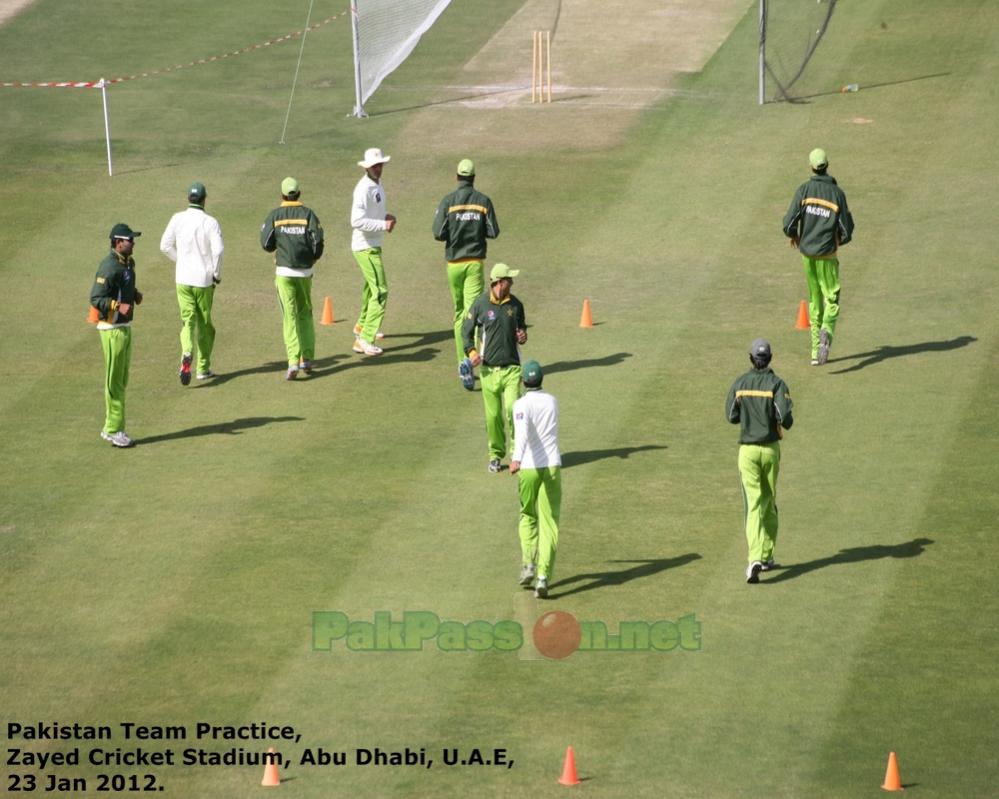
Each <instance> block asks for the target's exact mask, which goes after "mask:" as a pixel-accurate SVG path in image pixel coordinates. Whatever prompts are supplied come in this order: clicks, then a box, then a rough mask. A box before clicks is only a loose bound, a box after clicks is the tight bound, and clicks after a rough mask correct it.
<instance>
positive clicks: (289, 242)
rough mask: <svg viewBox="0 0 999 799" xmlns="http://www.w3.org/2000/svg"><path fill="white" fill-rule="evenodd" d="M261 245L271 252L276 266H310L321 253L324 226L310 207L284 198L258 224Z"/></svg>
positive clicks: (309, 267) (293, 267)
mask: <svg viewBox="0 0 999 799" xmlns="http://www.w3.org/2000/svg"><path fill="white" fill-rule="evenodd" d="M260 246H261V247H263V248H264V249H265V250H266V251H267V252H272V253H274V263H275V264H276V265H277V266H285V267H289V268H291V269H311V268H312V265H313V264H314V263H315V262H316V261H318V260H319V259H320V258H321V257H322V255H323V247H324V246H325V245H324V242H323V226H322V225H321V224H320V223H319V217H318V216H316V215H315V214H314V213H313V212H312V209H311V208H308V207H306V206H304V205H302V203H300V202H298V201H297V200H285V201H284V202H282V203H281V205H280V206H278V207H277V208H275V209H274V210H273V211H271V212H270V213H269V214H268V215H267V219H265V220H264V224H263V225H261V226H260Z"/></svg>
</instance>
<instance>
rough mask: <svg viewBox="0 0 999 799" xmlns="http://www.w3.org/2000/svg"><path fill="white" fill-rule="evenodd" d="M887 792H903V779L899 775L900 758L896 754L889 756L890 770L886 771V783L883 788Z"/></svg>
mask: <svg viewBox="0 0 999 799" xmlns="http://www.w3.org/2000/svg"><path fill="white" fill-rule="evenodd" d="M881 789H882V790H885V791H901V790H902V777H901V776H900V775H899V773H898V758H897V757H895V753H894V752H890V753H889V754H888V768H887V769H885V781H884V784H883V785H882V786H881Z"/></svg>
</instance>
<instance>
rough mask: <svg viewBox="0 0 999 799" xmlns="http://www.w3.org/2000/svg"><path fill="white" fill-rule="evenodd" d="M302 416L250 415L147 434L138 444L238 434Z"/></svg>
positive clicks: (299, 420)
mask: <svg viewBox="0 0 999 799" xmlns="http://www.w3.org/2000/svg"><path fill="white" fill-rule="evenodd" d="M304 421H305V419H303V418H302V417H301V416H248V417H244V418H243V419H233V420H232V421H231V422H219V423H218V424H204V425H200V426H199V427H189V428H187V429H186V430H177V431H175V432H173V433H164V434H163V435H160V436H147V437H145V438H140V439H138V440H137V441H136V442H135V444H136V446H139V447H141V446H145V445H146V444H159V443H161V442H163V441H174V440H176V439H178V438H194V437H196V436H214V435H226V436H238V435H239V434H240V433H242V432H243V431H244V430H252V429H253V428H254V427H263V426H264V425H268V424H274V423H276V422H304Z"/></svg>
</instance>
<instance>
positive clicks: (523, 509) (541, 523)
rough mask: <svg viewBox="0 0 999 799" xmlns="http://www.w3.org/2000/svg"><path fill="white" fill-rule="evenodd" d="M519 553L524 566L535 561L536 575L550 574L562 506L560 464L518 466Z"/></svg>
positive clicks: (552, 568)
mask: <svg viewBox="0 0 999 799" xmlns="http://www.w3.org/2000/svg"><path fill="white" fill-rule="evenodd" d="M517 476H518V477H519V478H520V528H519V529H520V553H521V559H522V563H523V564H524V565H525V566H526V565H528V564H531V563H537V564H538V576H539V577H547V578H548V579H549V580H550V579H551V577H552V572H553V571H554V570H555V553H556V552H557V551H558V517H559V511H560V510H561V507H562V468H561V467H559V466H548V467H546V468H544V469H521V470H520V471H519V472H517Z"/></svg>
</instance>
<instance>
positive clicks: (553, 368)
mask: <svg viewBox="0 0 999 799" xmlns="http://www.w3.org/2000/svg"><path fill="white" fill-rule="evenodd" d="M630 357H632V355H631V353H630V352H615V353H614V354H613V355H605V356H604V357H602V358H584V359H583V360H581V361H555V363H549V364H542V366H543V368H544V370H545V377H548V375H553V374H557V373H558V372H572V371H574V370H575V369H590V368H592V367H595V366H617V365H618V364H620V363H624V361H625V359H626V358H630Z"/></svg>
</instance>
